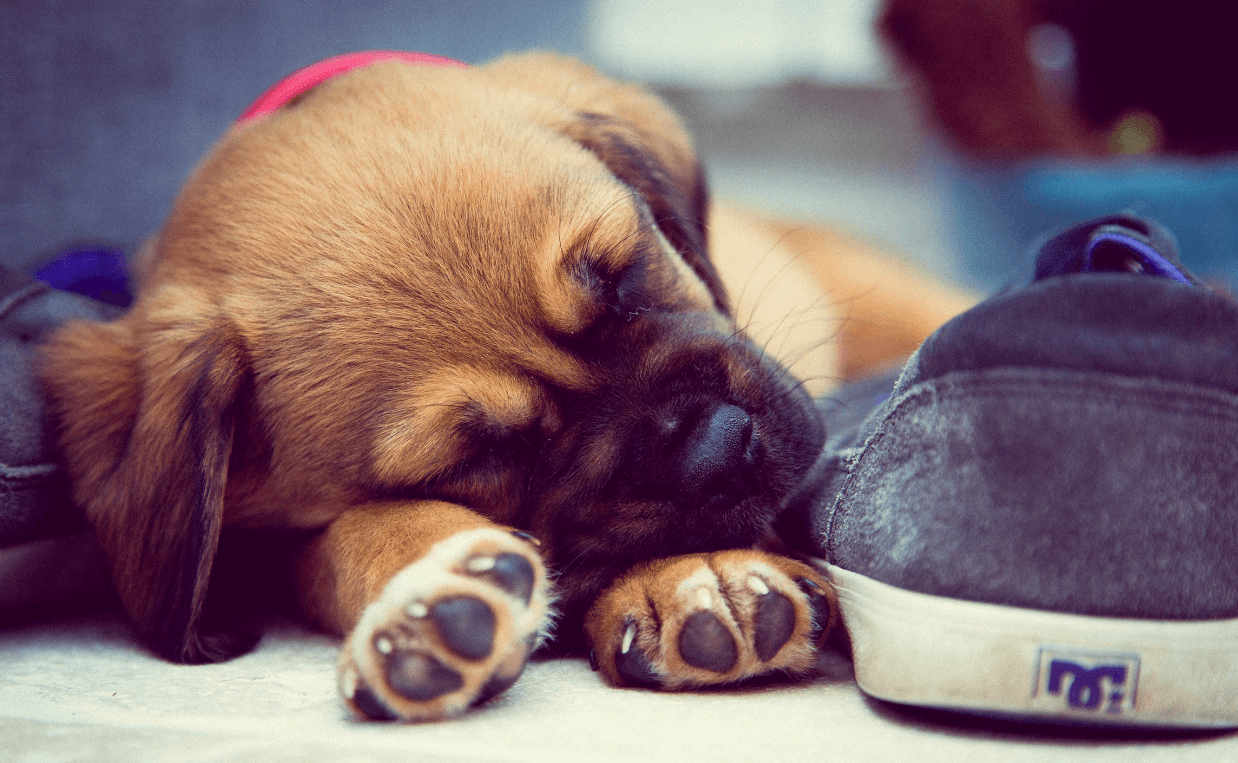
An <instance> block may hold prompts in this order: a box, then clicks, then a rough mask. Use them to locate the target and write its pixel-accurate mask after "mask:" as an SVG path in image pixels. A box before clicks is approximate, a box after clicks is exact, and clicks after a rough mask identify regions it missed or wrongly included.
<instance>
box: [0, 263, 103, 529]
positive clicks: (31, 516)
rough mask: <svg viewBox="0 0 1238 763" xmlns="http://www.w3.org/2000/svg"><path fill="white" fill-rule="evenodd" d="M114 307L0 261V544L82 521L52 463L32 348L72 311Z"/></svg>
mask: <svg viewBox="0 0 1238 763" xmlns="http://www.w3.org/2000/svg"><path fill="white" fill-rule="evenodd" d="M118 312H119V310H116V309H115V308H112V307H111V306H109V305H106V304H103V303H101V302H95V301H94V300H90V299H87V298H85V297H81V296H79V295H76V294H70V293H67V292H62V291H56V290H54V289H52V288H50V287H48V286H47V285H45V284H43V283H40V282H38V281H35V280H33V279H31V278H28V277H26V276H24V275H20V274H17V273H14V272H12V271H10V270H7V269H4V268H0V547H4V546H9V545H13V544H17V543H24V542H28V541H34V540H40V539H43V538H47V537H52V536H56V535H63V534H65V533H69V532H73V531H75V530H79V529H82V528H83V527H84V526H85V525H84V523H83V522H82V519H81V516H80V514H79V513H78V512H77V510H76V509H74V508H72V507H71V505H70V504H69V491H68V483H67V481H66V480H65V476H64V472H63V470H62V469H61V467H60V466H59V464H58V463H57V458H56V448H55V427H54V424H53V422H52V419H51V417H50V416H49V413H48V411H47V409H46V407H45V405H44V401H43V396H42V393H41V391H40V390H39V387H38V384H37V382H36V380H35V375H34V364H35V351H36V347H37V345H38V344H39V342H41V341H43V340H44V339H45V338H46V337H47V335H48V334H49V333H50V332H51V331H52V329H54V328H55V327H56V326H59V325H60V324H61V323H63V322H64V321H66V320H69V319H71V318H88V319H92V320H105V319H107V318H111V317H114V316H115V315H116V314H117V313H118Z"/></svg>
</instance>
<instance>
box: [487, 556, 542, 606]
mask: <svg viewBox="0 0 1238 763" xmlns="http://www.w3.org/2000/svg"><path fill="white" fill-rule="evenodd" d="M489 578H490V581H491V582H492V583H494V584H495V585H497V586H498V587H499V588H502V589H503V590H504V591H507V592H508V593H509V594H511V595H512V596H515V597H516V598H517V599H520V600H521V601H523V602H524V603H525V604H528V603H529V599H530V598H531V597H532V596H533V581H534V580H535V578H536V573H535V572H534V571H533V565H531V564H529V560H528V559H525V558H524V557H523V556H521V555H520V554H510V553H509V554H499V555H498V556H497V557H496V558H495V560H494V568H493V569H492V570H491V571H490V575H489Z"/></svg>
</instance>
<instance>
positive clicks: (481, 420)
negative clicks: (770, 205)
mask: <svg viewBox="0 0 1238 763" xmlns="http://www.w3.org/2000/svg"><path fill="white" fill-rule="evenodd" d="M701 178H702V174H701V171H700V169H699V167H698V166H697V163H696V159H695V156H694V154H693V152H692V150H691V144H690V142H689V139H688V137H687V136H686V134H685V133H684V132H683V129H682V127H681V126H680V125H679V124H678V122H677V121H676V119H675V118H674V116H673V115H671V114H670V113H669V112H668V111H667V110H666V109H665V107H663V106H662V105H661V104H660V103H659V102H658V101H657V100H656V99H654V98H653V97H651V96H650V95H648V94H647V93H645V92H644V91H641V90H639V89H635V88H631V87H628V86H623V85H619V84H616V83H613V82H611V81H608V80H605V79H603V78H601V77H599V76H597V75H596V74H595V73H593V72H592V71H591V70H589V69H587V68H585V67H583V66H581V65H579V64H575V63H573V62H569V61H564V60H562V59H557V58H552V57H548V56H528V57H517V58H511V59H504V60H500V61H499V62H496V63H494V64H491V65H489V66H487V67H480V68H476V69H469V70H459V69H434V68H426V67H415V66H409V65H406V64H401V63H383V64H376V65H374V66H370V67H367V68H364V69H360V70H357V71H354V72H351V73H349V74H347V75H344V76H341V77H339V78H337V79H335V80H332V81H330V82H327V83H326V84H324V85H321V86H319V87H318V88H316V89H315V90H313V91H312V92H310V93H309V94H308V95H306V96H305V97H303V98H302V99H300V100H298V101H297V102H294V103H293V104H291V105H289V106H287V107H285V108H283V109H281V110H280V111H279V112H277V113H275V114H273V115H271V116H269V117H266V118H264V119H263V120H261V121H259V122H257V123H255V124H252V125H243V126H238V127H236V128H234V129H233V130H232V131H231V132H230V133H229V134H228V135H227V136H225V138H224V139H223V140H222V142H221V143H220V144H219V146H218V147H217V148H216V149H215V151H214V152H213V153H212V154H211V155H210V156H209V157H208V158H207V159H206V160H205V161H204V163H203V165H202V166H201V167H200V168H199V169H198V170H197V172H196V173H195V174H194V176H193V177H192V178H191V179H190V181H189V182H188V184H187V185H186V188H185V190H184V192H183V194H182V196H181V197H180V199H179V200H178V201H177V204H176V206H175V208H174V210H173V212H172V214H171V215H170V217H169V219H168V221H167V223H166V225H165V227H164V228H163V230H162V231H161V232H160V234H159V236H158V238H157V240H156V241H155V242H154V243H153V244H152V246H151V248H150V250H149V252H148V254H147V256H146V257H145V262H144V263H143V265H142V272H141V273H140V275H139V281H140V287H139V297H138V300H137V302H136V303H135V305H134V307H133V308H132V309H131V310H130V312H128V313H127V314H126V315H125V316H123V317H122V318H120V319H119V320H118V321H116V322H114V323H111V324H84V323H79V324H72V325H70V326H68V327H66V328H65V329H64V330H62V331H61V332H60V333H59V334H58V336H57V337H56V338H55V340H54V341H53V343H52V344H51V346H50V347H49V349H48V354H47V358H48V360H47V364H46V369H45V372H46V373H45V377H46V381H47V384H48V387H49V389H50V392H51V394H52V397H53V399H54V401H55V402H56V404H57V407H58V411H59V413H60V416H61V419H62V422H63V436H62V446H63V450H64V455H65V459H66V462H67V464H68V467H69V470H70V473H71V476H72V480H73V484H74V495H75V498H76V500H77V501H78V502H79V503H80V504H81V505H82V506H83V507H84V509H85V511H86V513H87V516H88V518H89V520H90V522H91V524H92V525H93V527H94V528H95V530H96V533H97V535H98V537H99V540H100V543H101V545H102V547H103V549H104V551H105V554H106V556H107V559H108V563H109V566H110V569H111V573H112V577H113V582H114V583H115V585H116V588H117V590H118V592H119V594H120V597H121V600H122V602H123V604H124V606H125V607H126V609H127V611H128V612H129V614H130V615H131V616H132V618H133V620H134V622H135V624H136V625H137V627H138V629H139V631H140V633H141V634H142V635H143V637H144V638H145V639H146V640H147V641H148V643H150V644H151V646H152V647H153V648H154V649H155V650H156V651H157V652H158V653H160V654H161V655H164V656H166V657H168V658H170V659H174V660H180V661H187V662H198V661H210V660H217V659H224V658H227V657H228V656H231V655H233V654H235V653H237V652H239V651H241V650H243V649H244V648H246V647H247V643H246V642H244V641H243V640H241V639H238V638H237V637H234V636H229V635H227V634H226V633H222V632H219V631H216V630H213V629H212V628H211V627H209V626H210V624H209V622H208V621H205V620H204V616H205V615H206V614H209V613H204V611H203V603H204V600H205V594H206V590H207V587H208V584H209V581H210V573H211V568H212V564H213V560H214V556H215V551H216V546H217V543H218V539H219V536H220V531H221V528H224V527H237V528H303V529H307V530H311V531H314V534H313V535H312V537H311V539H310V540H308V541H307V542H306V543H305V544H304V547H303V548H301V549H300V551H299V552H298V554H297V558H296V560H295V563H294V567H295V570H296V573H297V574H296V579H297V596H298V600H299V602H300V604H301V607H302V609H303V610H304V611H305V613H306V614H307V616H309V617H310V618H311V619H312V620H313V621H315V622H316V623H318V624H319V625H320V626H322V627H324V628H327V629H329V630H333V631H336V632H339V633H341V634H345V635H347V636H348V638H347V640H346V643H345V646H344V650H343V652H342V656H341V662H340V682H341V683H340V686H341V692H342V693H343V695H344V697H345V698H346V699H347V700H348V701H349V703H350V704H351V706H352V707H353V708H354V709H356V710H358V711H360V712H361V713H363V714H365V715H368V716H370V717H379V718H385V717H398V718H404V719H427V718H437V717H443V716H447V715H451V714H454V713H457V712H460V711H461V710H463V709H464V708H466V707H467V706H469V705H470V704H472V703H475V702H477V701H481V700H484V699H485V698H487V697H489V696H492V695H493V694H495V693H497V692H499V691H502V690H503V689H505V688H506V687H507V686H509V685H510V684H511V682H512V681H514V680H515V679H516V677H517V676H518V675H519V673H520V670H521V669H522V668H523V665H524V663H525V660H526V659H527V656H528V654H529V652H530V651H531V650H532V649H533V648H534V646H535V645H536V643H537V640H538V638H539V634H542V633H544V632H545V631H546V628H547V625H548V618H549V612H550V605H551V598H552V585H551V582H550V576H549V574H548V572H547V567H549V569H552V570H554V573H555V584H554V586H553V589H554V590H555V591H556V592H557V595H558V597H559V609H560V610H561V611H562V612H563V616H564V619H563V622H562V623H561V625H560V638H561V639H562V640H563V641H565V642H567V643H569V644H570V643H573V642H576V643H581V639H582V637H583V638H584V639H586V640H587V641H588V644H589V645H590V646H591V647H592V648H593V650H594V652H595V654H596V656H597V659H598V663H599V664H600V667H601V669H602V671H603V673H604V674H605V675H606V677H607V678H608V679H609V680H611V681H612V682H615V683H619V684H629V685H640V684H645V685H653V686H667V687H673V686H683V685H706V684H711V683H721V682H725V681H731V680H736V679H739V678H743V677H745V676H750V675H757V674H761V673H767V672H771V671H776V670H781V671H792V672H794V671H800V670H804V669H806V668H808V667H809V666H810V664H811V662H812V659H813V652H814V649H815V648H816V645H817V644H818V643H820V642H821V641H822V639H823V638H825V637H826V635H827V632H828V630H829V628H830V627H831V625H832V624H833V622H834V620H835V618H836V616H835V615H834V613H833V612H834V610H833V608H832V607H831V606H830V602H831V598H830V597H831V596H832V594H831V593H829V592H828V591H827V590H826V585H825V583H824V581H823V580H821V579H820V578H819V577H818V576H817V575H816V574H815V573H814V572H813V571H812V570H811V569H810V568H809V567H807V566H805V565H803V564H800V563H798V562H794V561H792V560H789V559H784V558H781V557H776V556H773V555H771V554H768V553H765V552H761V551H753V550H748V551H725V552H724V551H722V550H723V549H752V548H753V547H754V546H755V545H756V544H758V543H759V542H760V541H761V540H762V539H763V538H765V537H766V536H767V534H768V530H769V527H770V523H771V521H772V519H773V518H774V516H775V514H776V512H777V510H778V507H779V504H780V502H781V500H782V499H783V498H784V497H785V496H786V495H787V493H788V492H789V491H790V490H791V489H792V488H793V487H794V486H795V485H796V483H797V480H798V479H799V478H800V477H801V476H802V474H803V472H804V470H805V469H807V467H808V466H809V465H810V464H811V463H812V461H813V459H814V457H815V455H816V452H817V451H818V450H819V447H820V444H821V440H822V436H823V434H822V432H821V429H820V426H819V423H818V421H817V418H816V416H815V414H814V410H813V407H812V404H811V401H810V398H809V397H808V395H807V394H806V393H805V392H804V390H803V389H802V388H801V387H800V385H799V383H798V382H796V380H795V379H794V378H793V377H792V376H790V375H789V374H788V373H787V371H786V370H785V369H784V368H783V366H781V365H779V363H778V362H776V360H775V359H774V358H773V357H772V356H771V355H770V354H769V353H767V352H765V351H763V350H762V349H761V348H759V347H758V346H757V345H755V344H753V343H752V342H751V341H749V339H748V338H746V336H745V335H744V332H743V330H742V328H743V327H741V326H738V325H737V324H736V322H735V319H734V318H733V317H732V315H733V313H732V310H731V302H730V299H729V297H728V296H727V294H726V292H724V290H723V288H722V281H721V278H720V276H719V274H718V272H717V270H716V269H715V267H714V265H713V264H712V262H711V260H710V258H709V254H708V247H707V242H706V239H707V225H706V212H707V199H706V196H705V189H704V187H703V183H702V180H701ZM732 224H737V225H742V223H731V222H724V223H723V224H722V225H721V226H720V227H721V228H727V227H728V226H731V225H732ZM741 239H742V236H740V235H739V234H738V233H737V234H736V235H734V236H728V237H727V240H728V241H733V240H735V241H737V240H741ZM759 240H764V239H759ZM765 256H768V253H767V252H764V251H762V252H755V253H753V256H752V257H751V258H748V259H747V260H745V259H744V258H743V257H732V258H729V261H731V262H734V263H738V265H737V266H739V267H742V266H743V265H744V263H745V262H748V263H751V262H754V261H760V259H761V258H762V257H765ZM743 277H744V279H746V280H745V281H744V284H745V285H746V286H747V287H748V288H749V289H753V292H752V293H751V294H750V296H751V297H753V298H755V299H757V301H758V302H759V300H760V298H762V297H765V298H771V297H770V296H769V294H768V291H769V289H771V288H774V289H777V288H779V287H778V286H777V280H778V278H782V279H784V281H785V280H786V279H788V278H791V279H792V280H801V282H802V279H795V278H794V277H793V276H788V274H787V273H786V272H784V271H780V270H779V269H778V268H775V269H774V270H773V271H772V275H770V276H769V278H767V279H766V281H767V283H762V282H761V280H760V279H755V278H754V277H753V275H752V272H751V267H750V266H749V273H747V274H745V275H744V276H743ZM771 282H772V283H773V284H774V285H773V286H771V285H769V283H771ZM801 293H802V294H803V298H805V299H807V298H808V297H810V296H812V295H813V294H815V292H813V291H811V290H808V291H803V290H802V287H801ZM811 307H813V308H815V309H822V308H824V302H822V301H820V300H817V304H815V305H812V306H811ZM785 312H786V316H787V317H791V318H793V319H794V314H795V310H794V309H793V307H792V306H787V308H786V310H785ZM772 321H773V318H766V319H764V320H763V321H762V322H763V323H766V324H769V323H771V322H772ZM814 333H817V334H818V335H819V336H820V337H821V338H826V337H828V331H827V330H823V329H819V328H818V329H816V331H815V332H814ZM768 334H769V332H767V335H768ZM799 344H800V343H799V342H788V343H786V344H785V349H786V350H787V352H788V353H791V354H792V355H794V357H795V359H796V360H797V361H798V362H799V363H800V364H801V368H804V369H809V370H810V372H811V373H814V374H828V373H830V371H831V368H830V363H831V355H830V353H829V352H828V351H827V352H823V351H821V350H820V349H816V348H812V347H808V348H807V350H809V351H807V352H806V351H805V349H806V348H805V347H802V346H798V345H799ZM530 534H531V535H530ZM539 539H540V540H539ZM586 614H588V617H587V618H586Z"/></svg>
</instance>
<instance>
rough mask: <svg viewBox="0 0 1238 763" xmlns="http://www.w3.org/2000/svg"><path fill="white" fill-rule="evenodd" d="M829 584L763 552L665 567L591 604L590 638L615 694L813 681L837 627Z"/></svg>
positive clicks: (654, 566) (658, 564)
mask: <svg viewBox="0 0 1238 763" xmlns="http://www.w3.org/2000/svg"><path fill="white" fill-rule="evenodd" d="M836 604H837V600H836V598H835V596H834V593H833V590H832V589H831V588H830V586H829V584H827V583H826V582H825V580H823V579H822V578H821V576H820V575H818V574H817V573H816V572H815V571H814V570H813V569H812V568H811V567H808V566H807V565H805V564H801V563H800V562H797V561H794V560H791V559H788V558H786V557H782V556H776V555H774V554H769V553H766V552H763V551H751V550H746V549H745V550H732V551H719V552H715V553H711V554H690V555H685V556H676V557H671V558H669V559H658V560H654V561H652V562H647V563H645V564H643V565H641V566H639V567H636V568H633V569H632V570H631V571H629V572H628V573H627V574H626V575H624V576H623V577H622V578H621V579H620V580H619V582H617V583H616V584H615V585H614V586H612V587H611V588H609V589H608V590H607V591H606V592H604V593H603V594H602V595H601V596H600V597H598V600H597V602H595V603H594V605H593V607H592V608H591V609H590V611H589V614H588V615H587V617H586V620H585V630H586V634H587V636H588V638H589V642H590V645H591V647H592V649H593V658H594V661H595V665H596V666H597V668H598V670H600V671H601V673H602V674H603V675H604V676H605V677H606V679H607V680H608V681H610V682H611V683H613V684H615V685H618V686H646V687H651V688H666V689H686V688H692V687H700V686H709V685H715V684H724V683H730V682H733V681H738V680H741V679H744V678H750V677H753V676H759V675H763V674H767V673H774V672H784V673H792V674H794V673H806V672H809V671H810V670H811V669H812V667H813V665H814V662H815V659H816V655H817V649H818V647H819V646H820V645H822V644H823V643H824V642H825V640H826V639H827V638H829V636H830V634H831V632H832V631H833V629H834V628H835V627H837V625H838V623H839V616H838V607H837V605H836Z"/></svg>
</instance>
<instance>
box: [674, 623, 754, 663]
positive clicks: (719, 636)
mask: <svg viewBox="0 0 1238 763" xmlns="http://www.w3.org/2000/svg"><path fill="white" fill-rule="evenodd" d="M679 655H680V656H681V657H683V660H684V662H686V663H688V664H689V665H691V666H693V667H696V668H701V669H702V670H712V671H713V672H715V673H726V672H727V671H729V670H730V669H731V668H733V667H735V661H736V660H738V659H739V650H738V649H737V648H736V646H735V639H733V638H731V631H730V630H728V629H727V627H726V626H725V625H723V624H722V621H721V620H719V619H718V616H717V615H715V614H714V613H713V612H710V611H709V610H707V609H701V610H697V611H696V612H693V613H692V614H690V615H688V618H687V620H685V621H684V624H683V630H681V631H680V632H679Z"/></svg>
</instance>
